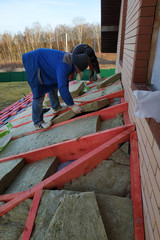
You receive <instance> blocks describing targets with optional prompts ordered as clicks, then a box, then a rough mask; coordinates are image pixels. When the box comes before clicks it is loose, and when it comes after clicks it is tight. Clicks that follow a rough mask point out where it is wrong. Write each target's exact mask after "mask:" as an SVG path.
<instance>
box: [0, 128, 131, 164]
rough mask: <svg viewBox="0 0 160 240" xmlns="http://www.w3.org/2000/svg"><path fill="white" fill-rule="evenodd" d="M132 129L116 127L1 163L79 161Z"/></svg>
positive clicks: (6, 158) (8, 158)
mask: <svg viewBox="0 0 160 240" xmlns="http://www.w3.org/2000/svg"><path fill="white" fill-rule="evenodd" d="M130 127H133V128H134V127H135V126H134V124H130V125H125V126H120V127H116V128H113V129H109V130H105V131H101V132H98V133H93V134H89V135H86V136H83V137H81V138H78V139H72V140H68V141H65V142H60V143H56V144H52V145H50V146H46V147H43V148H40V149H36V150H33V151H29V152H26V153H22V154H19V155H15V156H9V157H5V158H3V159H1V160H0V161H1V162H5V161H8V160H12V159H14V158H16V157H17V158H19V157H20V156H21V157H24V158H25V160H26V162H27V163H31V162H35V161H39V160H41V159H44V158H47V157H52V156H54V155H55V156H57V158H58V160H59V161H60V162H66V161H69V160H74V159H77V158H79V157H81V156H83V154H86V153H88V152H89V151H91V150H92V149H93V148H95V147H97V146H99V145H101V144H103V143H104V142H105V141H109V140H110V139H112V138H114V137H115V136H116V135H117V134H120V133H122V132H123V131H125V130H127V129H128V128H130Z"/></svg>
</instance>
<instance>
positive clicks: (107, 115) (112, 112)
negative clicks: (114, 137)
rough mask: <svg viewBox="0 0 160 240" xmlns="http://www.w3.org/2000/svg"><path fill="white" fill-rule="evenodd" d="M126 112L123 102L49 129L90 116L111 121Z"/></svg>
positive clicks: (126, 105)
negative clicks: (97, 116)
mask: <svg viewBox="0 0 160 240" xmlns="http://www.w3.org/2000/svg"><path fill="white" fill-rule="evenodd" d="M127 110H128V102H124V103H121V104H117V105H115V106H112V107H107V108H104V109H102V110H99V111H96V112H92V113H88V114H84V115H83V116H80V117H75V118H73V119H70V120H67V121H64V122H61V123H57V124H55V125H53V126H51V127H50V128H49V129H51V128H55V127H58V126H61V125H63V124H67V123H69V122H72V121H75V120H77V119H80V118H85V117H91V116H96V115H100V118H101V120H102V121H103V120H106V119H112V118H115V117H116V116H117V114H118V113H123V112H124V111H127ZM49 129H42V130H39V132H40V131H41V132H43V131H48V130H49ZM34 133H37V131H32V132H28V133H24V134H21V135H18V136H16V137H12V138H11V139H12V140H15V139H17V138H19V137H22V136H25V135H30V134H34Z"/></svg>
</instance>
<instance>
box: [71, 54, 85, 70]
mask: <svg viewBox="0 0 160 240" xmlns="http://www.w3.org/2000/svg"><path fill="white" fill-rule="evenodd" d="M74 59H75V65H76V67H77V68H78V69H79V70H80V71H82V72H83V71H84V70H85V69H86V68H87V67H88V65H89V57H88V56H87V54H85V53H83V54H76V55H74Z"/></svg>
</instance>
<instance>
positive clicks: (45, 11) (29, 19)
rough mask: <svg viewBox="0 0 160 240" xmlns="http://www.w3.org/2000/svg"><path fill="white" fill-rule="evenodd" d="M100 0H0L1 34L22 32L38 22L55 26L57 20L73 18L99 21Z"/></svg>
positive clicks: (70, 22)
mask: <svg viewBox="0 0 160 240" xmlns="http://www.w3.org/2000/svg"><path fill="white" fill-rule="evenodd" d="M100 9H101V1H100V0H79V1H78V0H0V34H3V33H4V32H9V33H12V34H14V33H18V32H19V31H21V32H22V33H23V32H24V30H25V27H29V28H31V27H32V26H33V23H36V22H39V23H40V24H41V26H42V27H45V26H47V25H48V24H50V25H51V27H52V28H53V29H54V28H55V27H56V26H58V25H60V24H66V25H69V26H72V25H73V19H75V18H78V17H80V18H84V19H85V22H86V23H94V24H95V23H99V24H100Z"/></svg>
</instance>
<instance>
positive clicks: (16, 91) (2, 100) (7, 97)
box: [0, 82, 31, 111]
mask: <svg viewBox="0 0 160 240" xmlns="http://www.w3.org/2000/svg"><path fill="white" fill-rule="evenodd" d="M30 93H31V89H30V86H29V85H28V82H2V83H0V111H1V110H3V109H4V108H6V107H8V106H9V105H11V104H12V103H14V102H16V101H18V100H20V99H21V98H23V97H24V94H25V95H29V94H30Z"/></svg>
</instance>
